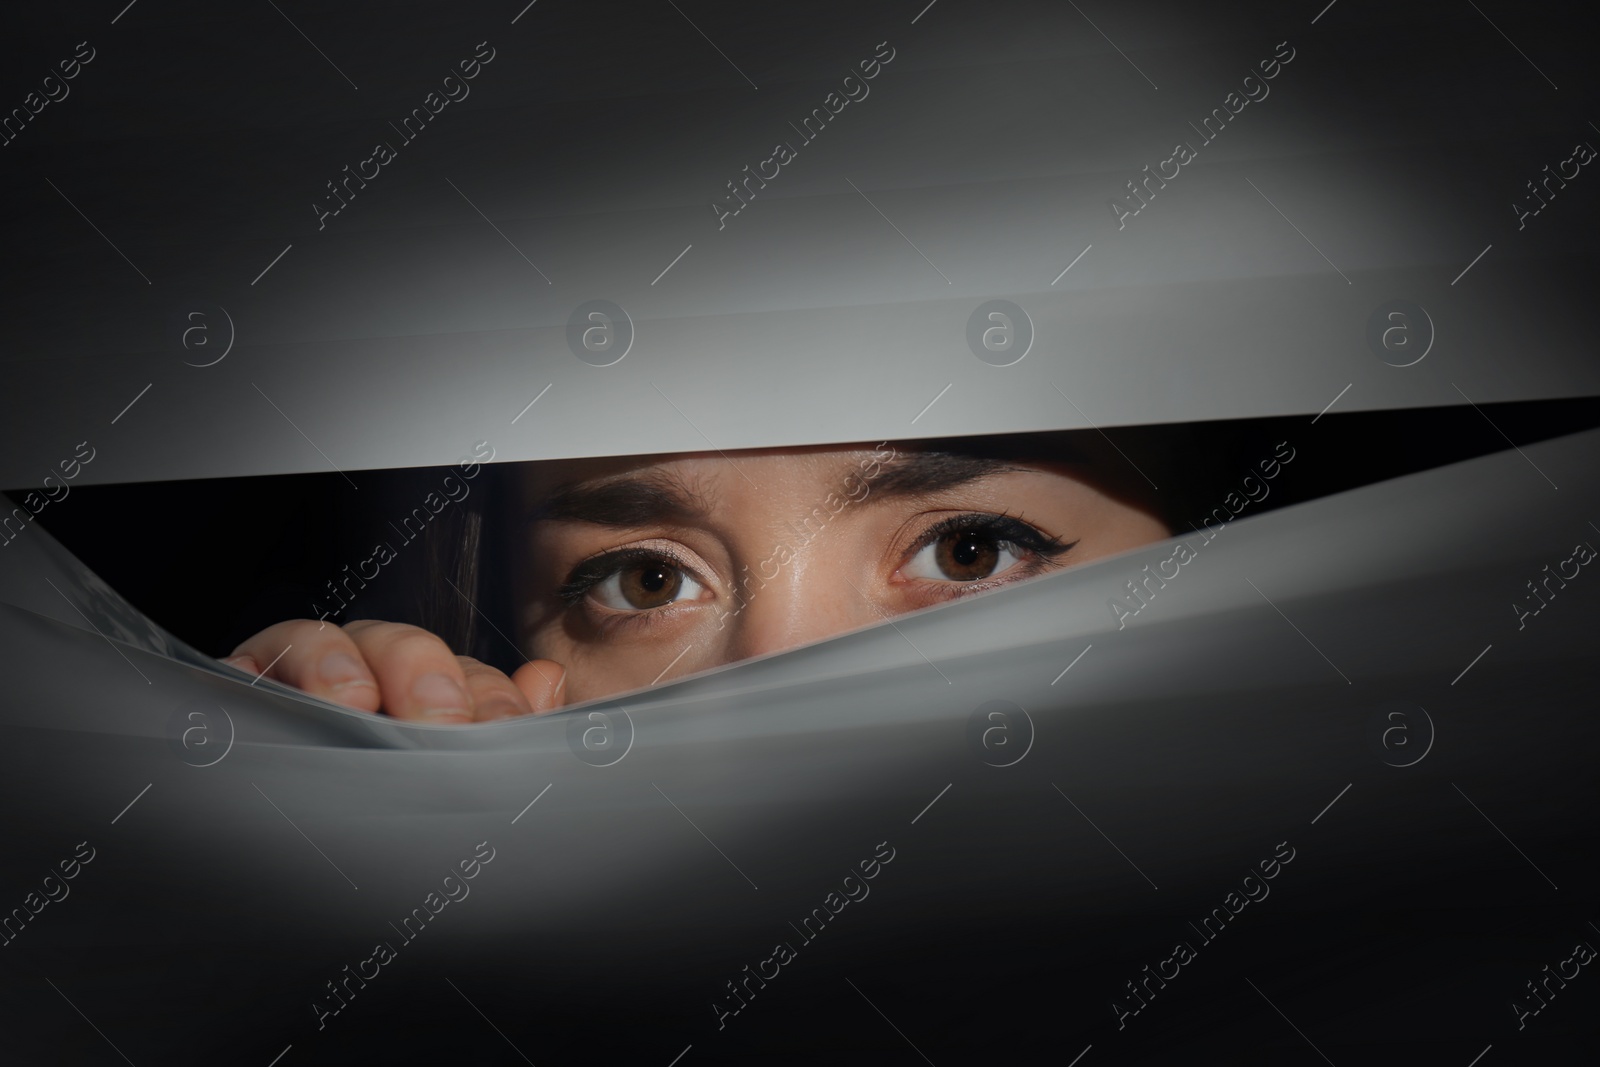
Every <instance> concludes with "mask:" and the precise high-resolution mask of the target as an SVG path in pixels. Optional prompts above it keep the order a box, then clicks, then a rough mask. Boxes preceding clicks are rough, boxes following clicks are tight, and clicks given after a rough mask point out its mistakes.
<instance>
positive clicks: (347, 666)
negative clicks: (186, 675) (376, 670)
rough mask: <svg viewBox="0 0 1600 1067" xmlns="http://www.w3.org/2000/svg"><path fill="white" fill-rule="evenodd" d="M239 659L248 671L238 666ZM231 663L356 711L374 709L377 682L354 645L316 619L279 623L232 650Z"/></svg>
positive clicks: (377, 696) (340, 632)
mask: <svg viewBox="0 0 1600 1067" xmlns="http://www.w3.org/2000/svg"><path fill="white" fill-rule="evenodd" d="M241 660H248V661H249V666H248V667H246V666H244V665H243V664H242V663H239V662H237V661H241ZM229 662H235V664H236V665H238V666H240V667H241V668H242V669H246V670H250V669H251V668H254V669H253V670H251V673H253V674H256V675H260V674H262V673H265V674H266V676H267V677H268V678H274V679H276V680H278V681H280V682H283V683H284V684H286V685H292V686H294V687H295V688H296V689H303V690H305V691H306V692H307V693H310V694H312V695H313V696H319V697H322V698H323V699H324V700H331V701H333V702H334V703H337V704H344V705H345V706H347V707H352V708H355V709H357V710H358V711H377V710H378V701H379V694H378V682H377V679H376V678H374V677H373V675H372V672H371V671H370V670H368V669H367V665H366V664H365V663H363V662H362V657H361V653H360V651H359V650H358V649H357V648H356V645H355V642H354V641H352V640H351V639H350V636H349V635H348V634H346V633H345V632H344V631H343V630H341V629H339V628H338V627H337V626H328V625H326V624H325V623H319V622H318V621H317V620H315V619H291V620H290V621H288V622H280V623H278V624H277V625H276V626H269V627H267V628H266V629H265V630H262V631H261V632H260V633H258V634H256V635H255V636H254V637H251V638H250V639H248V640H247V641H245V642H244V644H242V645H240V646H239V647H238V648H236V649H234V652H233V656H232V658H231V659H230V660H229ZM257 664H266V667H265V668H264V669H263V668H261V667H258V666H256V665H257Z"/></svg>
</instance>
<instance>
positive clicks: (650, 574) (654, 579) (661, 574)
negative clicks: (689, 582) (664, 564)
mask: <svg viewBox="0 0 1600 1067" xmlns="http://www.w3.org/2000/svg"><path fill="white" fill-rule="evenodd" d="M639 584H640V585H642V586H644V589H645V591H646V592H649V593H659V592H661V590H662V589H664V588H666V584H667V573H666V571H664V570H662V569H661V568H660V567H652V568H651V569H649V570H647V571H645V572H644V573H643V574H641V575H640V576H639Z"/></svg>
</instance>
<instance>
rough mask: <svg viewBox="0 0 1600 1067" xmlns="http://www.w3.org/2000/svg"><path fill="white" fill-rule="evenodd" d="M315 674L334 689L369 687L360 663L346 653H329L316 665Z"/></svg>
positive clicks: (370, 683) (369, 683)
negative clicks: (356, 686)
mask: <svg viewBox="0 0 1600 1067" xmlns="http://www.w3.org/2000/svg"><path fill="white" fill-rule="evenodd" d="M317 674H318V675H319V676H321V678H322V680H323V681H324V682H326V683H327V684H328V685H330V686H332V687H333V688H335V689H342V688H344V687H346V686H351V685H364V686H370V685H372V682H371V681H369V680H368V679H367V676H366V671H365V669H364V668H363V667H362V666H361V662H360V661H359V660H357V659H356V658H355V657H354V656H352V655H351V654H350V653H348V652H330V653H328V654H327V655H326V656H323V657H322V660H321V662H319V663H318V664H317Z"/></svg>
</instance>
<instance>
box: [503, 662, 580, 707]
mask: <svg viewBox="0 0 1600 1067" xmlns="http://www.w3.org/2000/svg"><path fill="white" fill-rule="evenodd" d="M511 681H512V682H513V683H515V684H516V687H517V688H518V689H520V690H521V691H522V695H523V696H524V697H526V698H527V700H528V704H529V706H530V707H532V708H533V713H534V714H535V715H543V714H544V713H545V712H547V711H554V710H556V709H557V708H559V707H561V706H562V705H563V704H565V703H566V697H565V696H564V695H563V694H564V693H565V692H566V688H567V669H566V668H565V667H563V666H562V665H561V664H559V663H557V662H556V661H555V660H553V659H535V660H529V661H528V662H527V663H524V664H523V665H522V666H520V667H518V668H517V669H516V670H515V671H514V672H512V675H511Z"/></svg>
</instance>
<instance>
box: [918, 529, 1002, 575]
mask: <svg viewBox="0 0 1600 1067" xmlns="http://www.w3.org/2000/svg"><path fill="white" fill-rule="evenodd" d="M1022 559H1023V556H1022V555H1020V554H1019V552H1018V549H1017V546H1016V545H1014V544H1012V543H1011V542H1010V541H1007V540H1004V539H1003V538H1000V537H997V536H995V534H993V533H992V532H990V531H987V530H981V529H960V530H951V531H950V532H948V533H946V534H943V535H942V536H940V537H938V538H936V539H934V540H933V541H930V542H928V543H927V544H926V545H924V546H923V547H922V548H921V549H919V550H918V552H917V554H916V555H915V556H912V557H911V560H910V562H908V563H907V564H906V565H905V567H904V568H902V573H904V574H905V576H906V577H908V578H928V579H932V580H934V581H946V582H977V581H981V580H983V579H984V578H989V577H992V576H994V575H996V574H1000V573H1003V572H1005V571H1008V570H1010V569H1011V568H1012V567H1013V566H1015V565H1016V564H1018V563H1020V562H1022Z"/></svg>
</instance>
